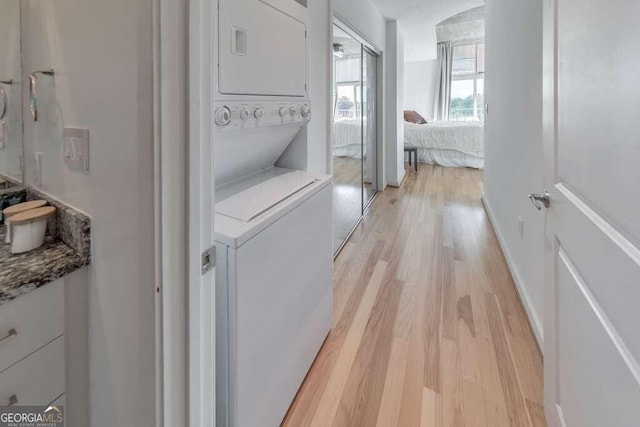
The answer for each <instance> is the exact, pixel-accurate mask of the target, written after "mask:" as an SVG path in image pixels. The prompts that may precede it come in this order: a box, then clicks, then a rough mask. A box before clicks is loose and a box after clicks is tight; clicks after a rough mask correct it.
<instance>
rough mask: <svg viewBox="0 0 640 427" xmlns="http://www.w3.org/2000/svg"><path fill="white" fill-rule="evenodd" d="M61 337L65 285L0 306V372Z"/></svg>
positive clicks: (60, 282)
mask: <svg viewBox="0 0 640 427" xmlns="http://www.w3.org/2000/svg"><path fill="white" fill-rule="evenodd" d="M63 333H64V281H63V280H57V281H55V282H53V283H49V284H47V285H44V286H42V287H41V288H38V289H35V290H33V291H31V292H29V293H28V294H25V295H22V296H19V297H18V298H16V299H15V300H13V301H10V302H7V303H4V304H2V305H1V306H0V372H2V371H4V370H5V369H7V368H9V367H10V366H11V365H13V364H14V363H16V362H18V361H19V360H21V359H23V358H24V357H26V356H28V355H29V354H31V353H33V352H34V351H36V350H37V349H39V348H40V347H42V346H43V345H45V344H47V343H49V342H51V341H52V340H54V339H56V338H57V337H59V336H60V335H62V334H63Z"/></svg>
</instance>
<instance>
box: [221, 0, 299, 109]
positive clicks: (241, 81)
mask: <svg viewBox="0 0 640 427" xmlns="http://www.w3.org/2000/svg"><path fill="white" fill-rule="evenodd" d="M277 3H281V2H276V4H277ZM286 5H287V9H291V8H293V12H296V11H298V10H297V9H300V10H302V11H304V13H307V12H306V9H305V8H304V7H303V6H301V5H300V4H298V3H296V2H294V1H289V2H286ZM290 12H291V11H290V10H281V8H276V7H274V6H272V5H270V4H267V3H265V2H263V1H261V0H220V13H219V27H218V28H219V31H220V34H219V37H218V40H219V52H220V54H219V55H220V56H219V74H218V90H219V92H220V93H221V94H226V95H257V96H260V95H265V96H288V97H292V96H296V97H304V96H305V95H306V83H307V77H306V76H307V40H306V30H307V28H306V24H305V23H304V20H301V19H299V18H298V17H296V14H295V13H294V14H292V13H290ZM298 12H300V11H298ZM297 15H300V13H298V14H297ZM303 16H304V15H303Z"/></svg>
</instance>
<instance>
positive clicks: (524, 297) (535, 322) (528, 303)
mask: <svg viewBox="0 0 640 427" xmlns="http://www.w3.org/2000/svg"><path fill="white" fill-rule="evenodd" d="M482 204H483V206H484V210H485V212H487V216H488V217H489V222H490V223H491V226H492V227H493V231H494V232H495V233H496V236H497V237H498V243H499V244H500V248H501V249H502V253H503V254H504V257H505V259H506V260H507V266H508V267H509V271H510V272H511V277H513V281H514V282H515V284H516V289H517V290H518V294H519V295H520V300H521V301H522V305H523V306H524V309H525V311H526V312H527V316H528V317H529V324H530V325H531V329H532V330H533V334H534V335H535V336H536V339H537V340H538V346H539V347H540V350H541V351H542V349H544V345H543V344H544V330H543V329H542V322H541V321H540V318H539V317H538V315H537V314H536V310H535V308H534V306H533V302H532V299H531V295H530V294H529V292H528V291H527V288H526V286H525V285H524V281H523V280H522V276H521V275H520V272H519V271H518V268H517V267H516V265H515V263H514V262H513V256H512V255H511V252H510V251H509V249H508V248H507V245H506V242H505V240H504V238H503V236H502V232H501V231H500V228H499V227H498V224H497V222H496V219H495V216H494V215H493V211H492V210H491V206H490V204H489V202H488V200H487V197H486V196H485V194H484V193H482Z"/></svg>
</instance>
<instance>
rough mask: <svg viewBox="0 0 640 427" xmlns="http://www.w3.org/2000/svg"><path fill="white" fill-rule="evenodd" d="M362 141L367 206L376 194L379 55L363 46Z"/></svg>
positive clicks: (364, 200) (364, 196) (364, 191)
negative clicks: (377, 73) (377, 76)
mask: <svg viewBox="0 0 640 427" xmlns="http://www.w3.org/2000/svg"><path fill="white" fill-rule="evenodd" d="M362 60H363V65H362V88H363V97H362V111H363V114H362V132H363V135H362V143H363V156H362V159H363V184H364V185H363V187H362V193H363V202H364V206H363V207H366V205H367V204H369V202H370V201H371V200H372V199H373V196H374V195H375V194H376V191H377V190H376V188H377V182H376V178H377V168H376V165H377V152H376V146H377V144H376V140H377V137H376V127H377V126H376V123H377V120H376V101H377V100H376V90H377V89H376V87H377V79H376V67H377V60H378V56H377V55H376V54H375V53H373V52H371V51H369V50H368V49H367V48H365V47H364V46H363V48H362Z"/></svg>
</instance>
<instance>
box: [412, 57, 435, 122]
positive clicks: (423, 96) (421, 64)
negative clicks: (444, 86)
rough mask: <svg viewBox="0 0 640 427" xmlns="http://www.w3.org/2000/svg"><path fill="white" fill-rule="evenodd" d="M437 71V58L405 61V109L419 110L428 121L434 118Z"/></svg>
mask: <svg viewBox="0 0 640 427" xmlns="http://www.w3.org/2000/svg"><path fill="white" fill-rule="evenodd" d="M437 71H438V60H437V59H431V60H426V61H415V62H405V63H404V110H414V111H417V112H418V113H420V115H422V117H424V118H425V119H427V120H428V121H431V120H433V119H434V110H433V105H434V102H435V96H436V93H435V92H436V80H437V78H438V72H437Z"/></svg>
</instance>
